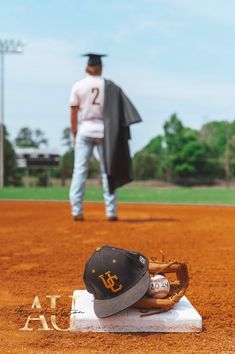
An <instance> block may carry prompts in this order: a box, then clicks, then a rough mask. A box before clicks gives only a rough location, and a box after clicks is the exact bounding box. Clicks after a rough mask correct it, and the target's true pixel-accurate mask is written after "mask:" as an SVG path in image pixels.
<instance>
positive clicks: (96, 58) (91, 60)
mask: <svg viewBox="0 0 235 354" xmlns="http://www.w3.org/2000/svg"><path fill="white" fill-rule="evenodd" d="M82 56H83V57H88V63H87V65H89V66H96V65H102V60H101V58H103V57H107V55H106V54H94V53H87V54H83V55H82Z"/></svg>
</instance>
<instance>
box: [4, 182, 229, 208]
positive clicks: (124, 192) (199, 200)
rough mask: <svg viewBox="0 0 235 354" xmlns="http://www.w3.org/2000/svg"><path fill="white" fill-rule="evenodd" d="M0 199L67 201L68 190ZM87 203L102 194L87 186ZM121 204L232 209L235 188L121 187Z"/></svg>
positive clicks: (24, 190) (14, 192)
mask: <svg viewBox="0 0 235 354" xmlns="http://www.w3.org/2000/svg"><path fill="white" fill-rule="evenodd" d="M0 199H16V200H21V199H23V200H68V188H67V187H64V188H63V187H53V188H51V187H48V188H41V187H5V188H3V189H2V190H0ZM85 200H86V201H102V200H103V197H102V190H101V188H100V187H97V186H89V187H87V189H86V194H85ZM118 200H119V201H120V202H147V203H149V202H150V203H196V204H208V203H209V204H232V205H235V188H201V189H200V188H197V189H196V188H153V187H131V186H130V187H123V188H120V189H119V190H118Z"/></svg>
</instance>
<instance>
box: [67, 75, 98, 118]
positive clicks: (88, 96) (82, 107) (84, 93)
mask: <svg viewBox="0 0 235 354" xmlns="http://www.w3.org/2000/svg"><path fill="white" fill-rule="evenodd" d="M72 92H73V95H72V96H76V97H75V101H76V103H77V105H78V106H79V120H80V121H83V120H90V119H102V118H103V105H104V79H103V78H102V77H101V76H93V75H89V76H87V77H85V78H84V79H82V80H79V81H78V82H76V83H75V85H74V86H73V89H72ZM72 100H73V99H72Z"/></svg>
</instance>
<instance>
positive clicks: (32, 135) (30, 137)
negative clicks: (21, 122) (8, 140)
mask: <svg viewBox="0 0 235 354" xmlns="http://www.w3.org/2000/svg"><path fill="white" fill-rule="evenodd" d="M15 144H16V146H18V147H34V148H39V147H41V145H44V146H46V145H47V144H48V140H47V139H46V138H45V135H44V133H43V132H42V131H41V130H40V129H35V130H32V129H30V128H28V127H23V128H21V129H20V131H19V133H18V135H17V137H16V139H15Z"/></svg>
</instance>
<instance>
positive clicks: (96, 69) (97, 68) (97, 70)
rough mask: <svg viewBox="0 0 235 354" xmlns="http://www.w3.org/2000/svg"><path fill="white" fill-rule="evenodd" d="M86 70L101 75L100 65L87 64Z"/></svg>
mask: <svg viewBox="0 0 235 354" xmlns="http://www.w3.org/2000/svg"><path fill="white" fill-rule="evenodd" d="M86 72H87V73H88V74H90V75H101V73H102V65H95V66H90V65H87V67H86Z"/></svg>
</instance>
